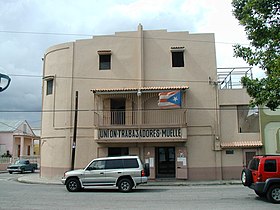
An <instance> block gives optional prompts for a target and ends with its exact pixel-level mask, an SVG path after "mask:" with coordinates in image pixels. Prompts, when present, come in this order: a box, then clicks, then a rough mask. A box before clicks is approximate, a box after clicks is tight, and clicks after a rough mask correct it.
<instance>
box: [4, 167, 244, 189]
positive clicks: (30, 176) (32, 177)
mask: <svg viewBox="0 0 280 210" xmlns="http://www.w3.org/2000/svg"><path fill="white" fill-rule="evenodd" d="M0 173H7V171H0ZM18 181H19V182H23V183H29V184H53V185H62V183H61V177H56V178H52V179H49V178H45V177H41V176H40V173H39V172H36V173H26V174H23V175H22V176H20V177H19V178H18ZM241 184H242V183H241V181H240V180H214V181H189V180H170V179H163V180H148V183H147V184H145V185H146V186H204V185H241Z"/></svg>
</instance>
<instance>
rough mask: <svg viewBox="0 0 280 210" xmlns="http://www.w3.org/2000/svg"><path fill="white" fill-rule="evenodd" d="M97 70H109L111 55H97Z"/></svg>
mask: <svg viewBox="0 0 280 210" xmlns="http://www.w3.org/2000/svg"><path fill="white" fill-rule="evenodd" d="M99 69H100V70H109V69H111V54H105V55H101V54H99Z"/></svg>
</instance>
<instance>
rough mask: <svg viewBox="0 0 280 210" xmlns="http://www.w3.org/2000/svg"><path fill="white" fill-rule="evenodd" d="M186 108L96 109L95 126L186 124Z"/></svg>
mask: <svg viewBox="0 0 280 210" xmlns="http://www.w3.org/2000/svg"><path fill="white" fill-rule="evenodd" d="M186 119H187V117H186V110H185V109H173V110H141V111H97V112H95V115H94V124H95V126H109V125H110V126H112V125H113V126H134V125H135V126H136V125H153V126H157V125H182V124H186Z"/></svg>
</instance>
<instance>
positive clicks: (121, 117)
mask: <svg viewBox="0 0 280 210" xmlns="http://www.w3.org/2000/svg"><path fill="white" fill-rule="evenodd" d="M111 124H112V125H124V124H125V98H112V99H111Z"/></svg>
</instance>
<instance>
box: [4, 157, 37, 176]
mask: <svg viewBox="0 0 280 210" xmlns="http://www.w3.org/2000/svg"><path fill="white" fill-rule="evenodd" d="M37 168H38V165H37V163H30V161H29V160H25V159H21V160H17V161H16V162H15V163H14V164H12V165H9V166H8V168H7V171H8V172H9V173H10V174H12V173H13V172H20V173H24V172H25V171H30V172H32V173H34V171H35V170H36V169H37Z"/></svg>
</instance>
